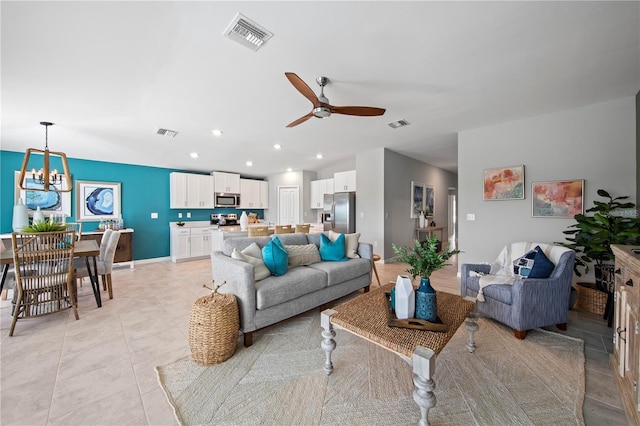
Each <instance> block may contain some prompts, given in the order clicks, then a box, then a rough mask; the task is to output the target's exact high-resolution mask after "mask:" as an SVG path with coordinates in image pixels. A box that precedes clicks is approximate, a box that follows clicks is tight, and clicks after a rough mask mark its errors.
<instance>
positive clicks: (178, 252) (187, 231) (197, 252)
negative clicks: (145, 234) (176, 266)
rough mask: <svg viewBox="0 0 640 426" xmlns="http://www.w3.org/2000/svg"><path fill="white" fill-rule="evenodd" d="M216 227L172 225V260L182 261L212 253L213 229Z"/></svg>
mask: <svg viewBox="0 0 640 426" xmlns="http://www.w3.org/2000/svg"><path fill="white" fill-rule="evenodd" d="M215 229H216V227H212V226H198V227H178V226H175V227H171V261H173V262H180V261H184V260H194V259H200V258H204V257H207V256H209V255H210V254H211V231H212V230H215Z"/></svg>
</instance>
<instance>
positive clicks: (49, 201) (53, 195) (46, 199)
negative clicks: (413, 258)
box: [13, 171, 71, 217]
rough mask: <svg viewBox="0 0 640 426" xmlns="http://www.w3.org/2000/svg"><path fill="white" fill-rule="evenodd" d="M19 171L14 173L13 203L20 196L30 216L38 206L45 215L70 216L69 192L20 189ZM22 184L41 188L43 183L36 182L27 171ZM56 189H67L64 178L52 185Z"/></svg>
mask: <svg viewBox="0 0 640 426" xmlns="http://www.w3.org/2000/svg"><path fill="white" fill-rule="evenodd" d="M19 179H20V172H19V171H16V172H15V173H14V185H15V189H14V191H13V193H14V195H15V196H14V204H16V203H17V202H18V199H20V198H22V202H23V203H24V204H25V205H26V206H27V210H28V212H29V215H30V216H33V212H34V211H36V210H37V209H38V207H40V210H42V212H43V213H44V215H45V216H46V217H48V216H49V215H51V214H53V215H65V217H69V216H71V192H53V191H47V192H43V191H29V190H28V189H26V190H25V189H20V181H19ZM24 186H26V187H27V188H43V186H44V185H43V184H42V183H39V182H37V181H36V180H35V179H34V177H33V176H32V175H31V173H27V174H26V175H25V177H24ZM53 186H54V187H56V188H58V189H68V188H67V181H66V179H64V178H63V179H62V183H60V184H56V185H53Z"/></svg>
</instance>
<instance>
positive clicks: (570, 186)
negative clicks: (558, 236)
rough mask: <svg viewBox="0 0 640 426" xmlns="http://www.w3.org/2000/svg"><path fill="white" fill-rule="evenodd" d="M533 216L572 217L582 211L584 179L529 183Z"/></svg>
mask: <svg viewBox="0 0 640 426" xmlns="http://www.w3.org/2000/svg"><path fill="white" fill-rule="evenodd" d="M531 194H532V195H531V207H532V213H531V215H532V216H533V217H563V218H573V217H574V216H575V215H577V214H583V213H584V204H583V194H584V180H583V179H578V180H558V181H550V182H533V183H532V184H531Z"/></svg>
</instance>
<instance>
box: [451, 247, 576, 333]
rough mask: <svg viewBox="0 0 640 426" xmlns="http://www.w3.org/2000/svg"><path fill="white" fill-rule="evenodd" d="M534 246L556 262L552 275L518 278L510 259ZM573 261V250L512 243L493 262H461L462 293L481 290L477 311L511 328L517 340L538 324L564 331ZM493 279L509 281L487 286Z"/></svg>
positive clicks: (517, 256) (474, 294) (473, 292)
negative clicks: (547, 276) (554, 326)
mask: <svg viewBox="0 0 640 426" xmlns="http://www.w3.org/2000/svg"><path fill="white" fill-rule="evenodd" d="M536 246H540V248H541V249H542V251H543V252H544V254H545V255H546V256H547V258H548V259H549V260H551V262H553V264H554V265H555V268H554V270H553V272H552V273H551V276H549V278H520V277H519V276H516V275H514V274H513V266H512V265H513V263H512V262H513V261H514V260H516V259H518V258H520V257H522V256H523V255H524V254H525V253H527V252H528V251H529V250H532V249H533V248H535V247H536ZM574 260H575V252H574V251H573V250H571V249H568V248H565V247H561V246H555V245H551V244H543V243H528V242H527V243H523V242H520V243H512V244H510V245H508V246H506V247H505V248H504V249H503V250H502V252H501V253H500V255H499V256H498V259H496V261H495V262H494V263H493V264H463V265H462V266H461V270H460V277H461V278H460V284H461V294H462V296H471V297H477V296H478V293H479V292H481V293H482V295H481V296H480V297H479V299H482V298H484V301H480V300H478V301H477V303H476V309H477V312H478V314H480V315H482V316H486V317H489V318H493V319H495V320H496V321H498V322H501V323H503V324H505V325H507V326H509V327H511V328H513V331H514V334H515V336H516V337H517V338H519V339H524V338H525V337H526V335H527V330H531V329H534V328H537V327H544V326H550V325H554V324H555V325H556V326H557V327H558V328H559V329H561V330H566V328H567V319H568V315H569V295H570V293H571V280H572V278H573V263H574ZM482 275H484V277H483V276H482ZM481 280H482V285H481ZM492 280H493V281H495V282H498V283H500V282H505V281H506V282H508V283H506V284H505V283H500V284H490V285H486V284H487V282H490V281H492ZM481 290H482V291H481ZM482 296H484V297H482Z"/></svg>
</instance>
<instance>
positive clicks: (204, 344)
mask: <svg viewBox="0 0 640 426" xmlns="http://www.w3.org/2000/svg"><path fill="white" fill-rule="evenodd" d="M239 327H240V320H239V317H238V304H237V303H236V297H235V296H234V295H232V294H219V293H216V292H214V293H213V294H210V295H209V296H204V297H200V298H199V299H197V300H196V301H195V302H193V306H192V308H191V317H190V318H189V347H190V348H191V357H192V358H193V360H194V361H195V362H196V363H198V364H200V365H211V364H220V363H221V362H223V361H226V360H228V359H229V358H231V356H232V355H233V354H234V353H235V351H236V348H237V346H238V330H239Z"/></svg>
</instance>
